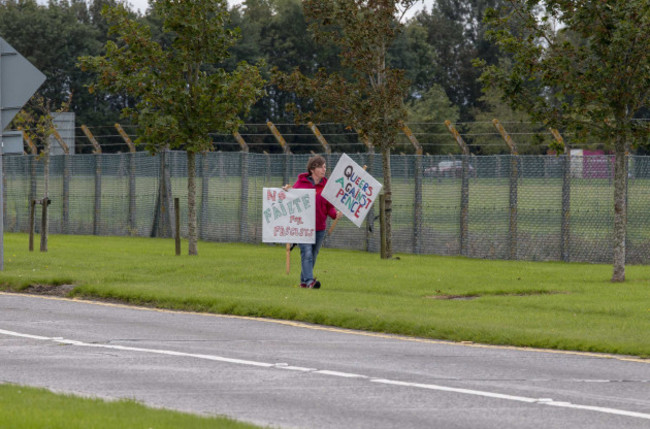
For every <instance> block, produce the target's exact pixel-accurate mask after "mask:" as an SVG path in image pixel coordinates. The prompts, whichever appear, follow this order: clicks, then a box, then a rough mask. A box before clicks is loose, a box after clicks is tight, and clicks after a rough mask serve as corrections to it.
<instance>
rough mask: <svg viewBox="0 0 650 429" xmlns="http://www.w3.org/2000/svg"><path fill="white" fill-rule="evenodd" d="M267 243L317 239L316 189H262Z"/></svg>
mask: <svg viewBox="0 0 650 429" xmlns="http://www.w3.org/2000/svg"><path fill="white" fill-rule="evenodd" d="M262 193H263V196H262V200H263V201H262V241H263V242H264V243H315V242H316V232H315V231H316V191H314V190H313V189H289V190H287V191H285V190H284V189H282V188H263V189H262Z"/></svg>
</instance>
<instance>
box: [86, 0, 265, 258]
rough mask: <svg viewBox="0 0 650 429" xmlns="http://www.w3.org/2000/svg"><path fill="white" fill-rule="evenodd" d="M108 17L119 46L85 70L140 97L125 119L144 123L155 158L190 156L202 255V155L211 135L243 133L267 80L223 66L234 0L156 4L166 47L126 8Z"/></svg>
mask: <svg viewBox="0 0 650 429" xmlns="http://www.w3.org/2000/svg"><path fill="white" fill-rule="evenodd" d="M103 13H104V15H105V16H106V17H107V19H108V20H109V22H111V23H112V24H113V26H112V27H111V30H110V31H111V32H112V33H114V34H116V35H117V36H118V40H117V42H113V41H108V42H107V43H106V55H103V56H96V57H82V58H80V59H79V61H80V65H81V67H82V68H83V69H85V70H91V71H94V72H96V73H98V76H97V82H96V84H94V85H93V86H91V87H90V89H91V90H94V89H95V88H100V89H104V90H108V91H111V92H116V93H121V92H124V93H127V94H129V95H132V96H134V97H137V99H138V100H139V101H138V102H137V104H136V106H135V107H134V108H130V109H125V110H124V115H126V116H128V117H130V118H131V119H132V120H133V122H134V123H135V124H137V125H138V131H137V132H138V139H137V142H138V143H145V144H146V148H147V149H148V150H149V151H150V152H151V153H156V152H160V151H164V150H166V149H167V148H171V149H183V150H185V151H186V153H187V169H188V171H187V178H188V180H187V186H188V196H187V199H188V241H189V254H190V255H196V254H198V251H197V219H196V180H195V179H196V177H195V176H196V154H197V153H199V152H205V151H208V150H210V149H211V148H212V141H211V138H210V136H209V133H210V132H215V131H217V132H232V131H234V130H236V129H237V127H238V126H239V125H240V124H241V119H240V118H239V114H240V113H241V112H246V111H247V110H248V109H250V106H251V105H252V104H253V103H254V102H255V100H257V99H258V98H259V97H260V96H261V94H262V91H263V90H262V87H263V80H262V78H261V76H260V73H259V71H258V69H257V67H254V66H250V65H248V64H246V63H243V62H242V63H240V64H239V65H238V66H237V68H236V69H235V70H234V71H232V72H226V71H225V70H224V69H223V68H219V67H218V63H220V62H221V61H223V60H225V59H227V58H228V49H229V48H230V47H231V46H232V45H233V43H234V42H235V40H236V37H237V32H236V31H234V30H228V29H227V28H226V23H227V20H228V9H227V4H226V0H184V1H179V0H158V1H156V2H155V3H154V4H153V13H154V14H157V15H158V16H159V17H160V18H161V19H162V22H163V27H162V28H163V33H164V34H163V36H164V37H163V41H162V42H160V43H159V42H156V41H154V40H153V38H152V35H151V30H150V28H149V27H147V26H145V25H144V24H142V23H140V22H138V21H136V20H134V19H132V18H131V17H129V15H128V13H127V11H126V10H125V9H124V8H123V7H122V6H118V7H113V8H111V7H107V8H105V9H104V12H103Z"/></svg>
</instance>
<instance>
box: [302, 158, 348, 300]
mask: <svg viewBox="0 0 650 429" xmlns="http://www.w3.org/2000/svg"><path fill="white" fill-rule="evenodd" d="M326 167H327V166H326V165H325V158H323V157H322V156H320V155H316V156H313V157H311V158H309V161H307V173H301V174H299V175H298V180H296V183H295V184H294V185H293V187H294V188H299V189H315V190H316V242H315V243H314V244H298V246H299V247H300V262H301V270H300V287H303V288H309V289H318V288H320V282H319V281H318V280H316V278H315V277H314V266H315V265H316V257H317V256H318V251H319V250H320V248H321V246H322V244H323V240H324V239H325V230H326V229H327V216H329V217H331V218H332V219H339V218H340V217H341V212H339V211H337V210H336V209H335V208H334V206H333V205H332V204H330V203H329V201H327V200H326V199H325V198H323V197H322V196H321V192H323V188H324V187H325V184H326V183H327V178H326V177H325V172H326V171H327V168H326Z"/></svg>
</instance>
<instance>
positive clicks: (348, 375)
mask: <svg viewBox="0 0 650 429" xmlns="http://www.w3.org/2000/svg"><path fill="white" fill-rule="evenodd" d="M0 335H7V336H12V337H18V338H27V339H32V340H39V341H51V342H55V343H59V344H67V345H71V346H77V347H92V348H102V349H111V350H123V351H130V352H140V353H153V354H159V355H166V356H177V357H189V358H195V359H203V360H210V361H216V362H224V363H232V364H236V365H248V366H256V367H261V368H274V369H284V370H290V371H301V372H308V373H313V374H320V375H326V376H332V377H343V378H356V379H361V380H368V381H369V382H371V383H378V384H385V385H391V386H399V387H409V388H416V389H425V390H437V391H441V392H451V393H458V394H463V395H475V396H482V397H485V398H493V399H503V400H508V401H517V402H525V403H529V404H538V405H548V406H553V407H561V408H571V409H576V410H584V411H594V412H599V413H605V414H614V415H619V416H625V417H634V418H639V419H646V420H650V414H647V413H639V412H635V411H626V410H619V409H616V408H607V407H597V406H591V405H579V404H572V403H570V402H563V401H555V400H553V399H551V398H529V397H525V396H515V395H506V394H502V393H495V392H487V391H482V390H473V389H462V388H456V387H449V386H440V385H436V384H423V383H411V382H406V381H398V380H389V379H383V378H372V377H369V376H366V375H362V374H353V373H347V372H340V371H330V370H324V369H321V370H319V369H316V368H305V367H299V366H292V365H289V364H287V363H266V362H258V361H252V360H245V359H233V358H227V357H223V356H216V355H206V354H196V353H185V352H178V351H174V350H159V349H147V348H142V347H129V346H118V345H113V344H95V343H85V342H83V341H76V340H68V339H65V338H61V337H43V336H39V335H30V334H23V333H20V332H14V331H7V330H4V329H0Z"/></svg>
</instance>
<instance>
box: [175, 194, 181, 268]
mask: <svg viewBox="0 0 650 429" xmlns="http://www.w3.org/2000/svg"><path fill="white" fill-rule="evenodd" d="M174 214H175V216H174V241H175V242H176V256H179V255H180V254H181V220H180V218H181V206H180V200H179V198H178V197H176V198H174Z"/></svg>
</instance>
